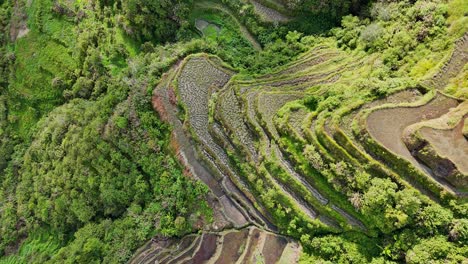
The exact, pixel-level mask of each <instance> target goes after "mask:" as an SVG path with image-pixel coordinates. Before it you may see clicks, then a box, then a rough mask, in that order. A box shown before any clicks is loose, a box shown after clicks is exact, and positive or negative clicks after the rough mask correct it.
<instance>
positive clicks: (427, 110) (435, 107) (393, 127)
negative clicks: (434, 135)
mask: <svg viewBox="0 0 468 264" xmlns="http://www.w3.org/2000/svg"><path fill="white" fill-rule="evenodd" d="M457 105H458V101H457V100H455V99H452V98H449V97H446V96H444V95H441V94H439V93H438V94H437V95H436V97H435V98H434V99H432V100H431V101H430V102H429V103H427V104H425V105H423V106H418V107H395V108H387V109H380V110H376V111H374V112H372V113H371V114H370V115H369V117H368V118H367V128H368V131H369V133H370V134H371V136H372V137H373V138H374V139H376V140H377V141H378V142H380V143H381V144H382V145H383V146H385V147H386V148H387V149H389V150H391V151H392V152H394V153H395V154H398V155H400V156H402V157H404V158H405V159H407V160H408V161H410V162H411V163H413V164H414V165H415V166H416V167H418V168H420V169H421V170H423V171H425V172H428V173H429V171H428V169H427V168H426V167H424V166H423V165H421V164H420V163H419V162H418V161H417V160H416V159H415V158H414V157H413V156H412V155H411V153H410V152H409V150H408V149H407V147H406V145H405V143H404V142H403V140H402V133H403V131H404V129H405V128H406V127H407V126H409V125H411V124H414V123H417V122H421V121H422V120H428V119H433V118H436V117H438V116H440V115H442V114H444V113H446V112H447V111H449V109H450V108H452V107H456V106H457Z"/></svg>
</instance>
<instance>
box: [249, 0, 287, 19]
mask: <svg viewBox="0 0 468 264" xmlns="http://www.w3.org/2000/svg"><path fill="white" fill-rule="evenodd" d="M251 2H252V4H253V5H254V8H255V11H256V12H257V13H258V14H259V15H260V17H261V18H262V19H263V20H264V21H266V22H274V23H281V22H287V21H289V18H288V17H287V16H285V15H283V14H281V13H280V12H278V11H277V10H275V9H273V8H269V7H267V6H264V5H262V4H261V3H260V2H258V1H254V0H252V1H251Z"/></svg>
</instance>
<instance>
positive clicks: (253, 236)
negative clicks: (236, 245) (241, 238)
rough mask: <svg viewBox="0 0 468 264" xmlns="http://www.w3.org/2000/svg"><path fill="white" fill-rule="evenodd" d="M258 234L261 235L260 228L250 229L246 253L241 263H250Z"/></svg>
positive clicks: (258, 240)
mask: <svg viewBox="0 0 468 264" xmlns="http://www.w3.org/2000/svg"><path fill="white" fill-rule="evenodd" d="M260 236H261V232H260V230H258V229H256V228H255V229H254V230H252V234H251V235H250V238H249V239H250V244H249V247H248V248H247V249H246V250H247V253H246V254H245V256H244V260H243V262H242V263H243V264H247V263H250V259H251V258H252V256H253V253H254V251H255V249H256V248H257V247H258V244H259V242H260Z"/></svg>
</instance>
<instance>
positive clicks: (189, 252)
mask: <svg viewBox="0 0 468 264" xmlns="http://www.w3.org/2000/svg"><path fill="white" fill-rule="evenodd" d="M285 250H287V251H286V252H285ZM300 251H301V248H300V246H299V245H298V244H297V243H296V242H293V241H292V240H291V239H288V238H286V237H283V236H279V235H276V234H273V233H269V232H266V231H264V230H261V229H258V228H255V227H249V228H244V229H240V230H226V231H221V232H217V233H212V232H204V233H202V234H200V235H187V236H185V237H183V238H181V239H179V240H166V239H164V238H155V239H153V240H151V241H150V242H148V243H147V244H146V245H144V246H143V247H142V248H141V249H140V250H138V252H137V253H136V254H135V256H134V257H133V258H132V260H131V261H130V263H131V264H149V263H187V264H188V263H191V264H198V263H219V264H224V263H256V262H255V261H254V260H257V261H260V260H266V261H268V262H264V263H276V262H277V261H279V260H280V259H286V258H287V259H298V258H299V254H300ZM283 252H285V253H286V254H285V256H283ZM270 261H271V262H270Z"/></svg>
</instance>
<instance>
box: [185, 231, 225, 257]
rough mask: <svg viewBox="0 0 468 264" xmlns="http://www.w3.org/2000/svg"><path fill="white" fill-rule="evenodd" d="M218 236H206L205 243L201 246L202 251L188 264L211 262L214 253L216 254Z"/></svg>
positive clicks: (204, 236)
mask: <svg viewBox="0 0 468 264" xmlns="http://www.w3.org/2000/svg"><path fill="white" fill-rule="evenodd" d="M218 237H219V236H218V235H216V234H205V235H203V241H202V244H201V245H200V249H199V250H198V252H197V253H196V254H195V255H194V256H193V258H192V259H191V260H190V261H188V262H187V263H194V264H196V263H203V262H205V261H207V260H209V259H210V258H211V257H212V256H213V255H214V253H215V252H216V247H217V243H216V241H217V240H218Z"/></svg>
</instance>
